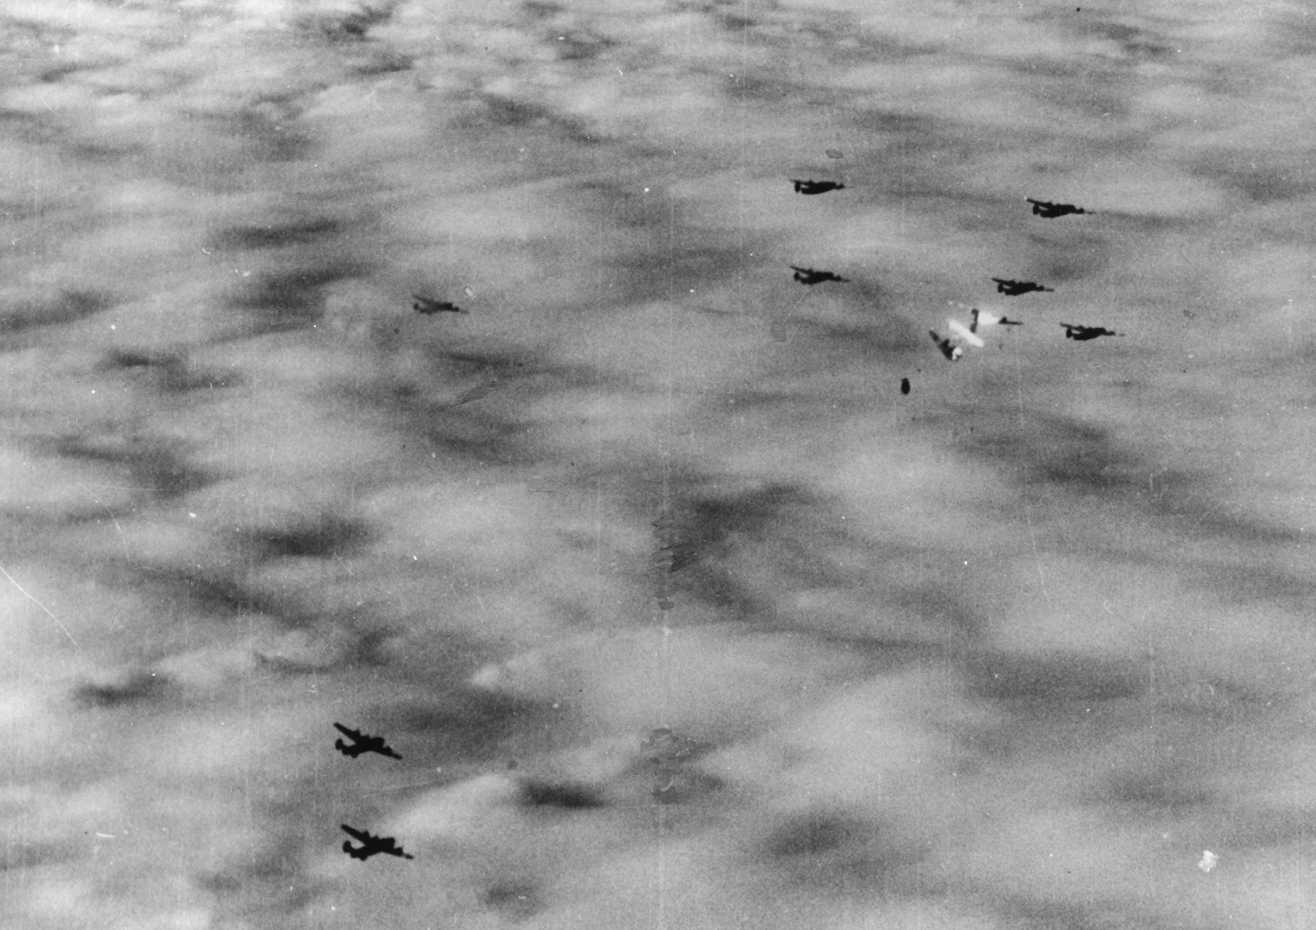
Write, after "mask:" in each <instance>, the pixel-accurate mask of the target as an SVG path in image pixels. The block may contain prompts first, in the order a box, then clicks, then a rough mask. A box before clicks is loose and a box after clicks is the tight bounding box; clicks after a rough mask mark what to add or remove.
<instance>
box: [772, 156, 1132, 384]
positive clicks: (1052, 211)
mask: <svg viewBox="0 0 1316 930" xmlns="http://www.w3.org/2000/svg"><path fill="white" fill-rule="evenodd" d="M838 155H839V153H838ZM828 156H829V157H832V150H830V149H829V150H828ZM790 181H791V183H792V184H794V185H795V192H796V193H797V194H811V195H817V194H825V193H828V192H830V191H838V190H844V189H845V185H844V184H842V183H840V182H838V181H815V180H812V179H807V180H806V179H801V178H791V179H790ZM1024 199H1025V201H1026V202H1027V203H1029V204H1031V205H1032V209H1033V215H1034V216H1040V217H1042V218H1043V219H1048V220H1054V219H1059V218H1060V217H1063V216H1075V215H1080V214H1084V215H1086V214H1091V213H1092V212H1093V211H1091V210H1087V209H1085V208H1083V207H1080V206H1076V205H1075V204H1072V203H1052V202H1051V201H1049V200H1036V199H1034V198H1032V197H1026V198H1024ZM790 269H791V271H793V272H794V278H795V280H796V281H798V282H799V283H801V284H807V285H813V284H821V283H823V282H826V281H835V282H839V283H845V282H846V281H847V279H846V278H843V277H841V276H840V275H839V274H836V273H834V272H831V271H818V270H816V269H813V268H803V267H800V266H799V265H791V266H790ZM991 280H992V282H993V283H994V284H995V285H996V291H997V293H999V294H1004V295H1005V296H1007V297H1019V296H1022V295H1024V294H1031V293H1052V292H1054V291H1055V288H1052V287H1047V286H1046V285H1044V284H1039V283H1037V282H1036V281H1017V280H1015V279H1013V278H992V279H991ZM964 309H967V310H968V311H969V314H970V322H969V323H968V325H965V324H964V323H962V322H961V321H959V320H955V319H948V320H947V321H946V327H947V330H948V332H947V335H945V336H943V335H942V334H941V333H939V332H937V331H936V330H935V329H930V330H928V335H929V336H930V337H931V338H932V342H933V344H934V345H935V346H936V347H937V351H939V352H940V353H941V355H942V357H943V358H945V359H946V360H947V361H949V362H958V361H959V360H960V359H962V358H963V357H964V350H965V347H966V346H967V347H971V348H978V349H980V348H983V347H984V346H986V343H985V342H984V341H983V339H982V337H981V336H980V335H979V330H980V329H982V328H984V327H988V326H1022V325H1023V321H1022V320H1012V319H1009V318H1008V317H1005V316H998V315H997V314H995V313H991V312H989V311H987V310H980V309H978V308H976V307H966V308H964ZM1060 325H1061V326H1063V327H1064V329H1065V338H1066V339H1073V340H1075V341H1077V342H1087V341H1088V340H1091V339H1098V338H1100V337H1102V336H1123V335H1124V334H1123V333H1117V332H1115V331H1114V330H1112V329H1107V328H1106V327H1104V326H1090V325H1087V324H1084V323H1061V324H1060ZM900 390H901V393H903V394H908V393H909V379H908V378H904V379H901V385H900Z"/></svg>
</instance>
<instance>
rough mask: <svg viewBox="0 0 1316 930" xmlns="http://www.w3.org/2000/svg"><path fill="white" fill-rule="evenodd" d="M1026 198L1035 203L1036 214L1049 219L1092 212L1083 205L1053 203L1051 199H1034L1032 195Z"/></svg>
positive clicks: (1034, 212) (1034, 213)
mask: <svg viewBox="0 0 1316 930" xmlns="http://www.w3.org/2000/svg"><path fill="white" fill-rule="evenodd" d="M1024 199H1025V200H1027V201H1028V202H1029V203H1031V204H1032V205H1033V215H1034V216H1040V217H1042V218H1044V219H1048V220H1053V219H1055V218H1056V217H1060V216H1068V215H1069V214H1071V213H1088V212H1090V211H1088V210H1084V209H1083V208H1082V207H1076V206H1074V205H1073V204H1072V203H1051V202H1050V201H1049V200H1034V199H1033V198H1032V197H1025V198H1024Z"/></svg>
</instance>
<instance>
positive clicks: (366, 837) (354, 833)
mask: <svg viewBox="0 0 1316 930" xmlns="http://www.w3.org/2000/svg"><path fill="white" fill-rule="evenodd" d="M339 826H341V827H342V828H343V829H344V830H346V831H347V833H348V835H349V836H351V837H352V838H353V839H355V840H356V841H357V842H359V843H364V844H365V845H366V846H370V845H372V844H374V843H375V842H376V840H375V838H374V837H373V836H371V835H370V833H369V831H367V830H355V829H353V828H352V827H349V826H348V825H347V824H345V823H344V824H339Z"/></svg>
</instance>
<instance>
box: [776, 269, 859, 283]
mask: <svg viewBox="0 0 1316 930" xmlns="http://www.w3.org/2000/svg"><path fill="white" fill-rule="evenodd" d="M790 267H791V271H794V272H795V275H794V277H795V280H796V281H799V282H800V283H801V284H821V283H822V282H824V281H840V282H844V281H845V280H846V279H845V278H843V277H841V276H840V275H839V274H833V273H832V272H830V271H815V270H814V269H812V268H800V267H799V266H797V265H791V266H790Z"/></svg>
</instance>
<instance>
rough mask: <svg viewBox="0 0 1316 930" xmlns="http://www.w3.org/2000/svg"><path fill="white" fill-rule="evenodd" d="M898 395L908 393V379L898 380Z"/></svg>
mask: <svg viewBox="0 0 1316 930" xmlns="http://www.w3.org/2000/svg"><path fill="white" fill-rule="evenodd" d="M900 393H901V394H908V393H909V379H908V378H901V379H900Z"/></svg>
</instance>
